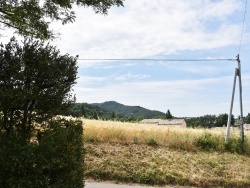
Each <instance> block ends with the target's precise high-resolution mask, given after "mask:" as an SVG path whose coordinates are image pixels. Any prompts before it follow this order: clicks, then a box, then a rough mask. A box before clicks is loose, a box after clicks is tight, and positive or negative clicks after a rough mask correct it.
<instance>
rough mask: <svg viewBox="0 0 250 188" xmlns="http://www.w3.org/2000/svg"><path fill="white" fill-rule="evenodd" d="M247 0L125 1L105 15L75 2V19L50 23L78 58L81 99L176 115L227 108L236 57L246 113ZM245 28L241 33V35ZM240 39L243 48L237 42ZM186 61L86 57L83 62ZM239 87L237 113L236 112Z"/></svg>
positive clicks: (249, 83)
mask: <svg viewBox="0 0 250 188" xmlns="http://www.w3.org/2000/svg"><path fill="white" fill-rule="evenodd" d="M245 3H246V1H245V0H188V1H185V0H168V1H166V0H154V1H149V0H126V1H125V2H124V7H112V8H111V9H110V10H109V13H108V15H106V16H104V15H100V14H95V13H94V11H93V10H92V9H91V8H84V7H74V10H75V11H76V20H75V22H74V23H71V24H67V25H61V24H60V23H53V24H52V28H53V29H54V30H55V31H56V32H59V33H60V37H59V38H58V39H56V40H54V41H53V42H51V44H53V45H56V46H57V47H58V48H59V49H60V51H61V53H69V54H70V55H73V56H75V55H79V60H78V67H79V68H78V77H79V78H78V80H77V84H76V85H75V86H74V93H75V94H76V98H77V102H87V103H101V102H105V101H117V102H119V103H122V104H125V105H130V106H141V107H144V108H147V109H150V110H159V111H162V112H164V113H165V112H166V111H167V110H168V109H169V110H170V111H171V113H172V115H174V116H176V117H196V116H203V115H206V114H215V115H218V114H222V113H229V109H230V102H231V97H232V89H233V79H234V72H235V68H237V66H238V64H237V62H236V61H192V60H190V59H211V58H212V59H218V58H222V59H236V56H237V54H239V55H240V60H241V65H242V84H243V85H242V87H243V90H242V91H243V112H244V115H246V114H247V113H250V59H249V54H250V3H249V5H247V10H246V17H245V22H244V27H242V26H243V18H244V11H245V6H246V4H245ZM242 28H243V35H242ZM240 44H241V45H240ZM105 58H107V59H110V58H111V59H116V58H118V59H131V58H133V59H187V60H189V61H150V60H147V61H141V60H137V61H129V60H124V61H107V60H105V61H104V60H98V61H87V60H81V59H105ZM238 83H239V82H238V81H237V85H236V92H235V99H234V109H233V114H234V115H235V116H238V115H239V114H240V110H239V88H238V86H239V85H238Z"/></svg>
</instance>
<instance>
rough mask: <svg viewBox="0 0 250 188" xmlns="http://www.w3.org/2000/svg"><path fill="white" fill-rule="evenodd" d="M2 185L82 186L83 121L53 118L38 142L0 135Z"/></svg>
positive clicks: (10, 187)
mask: <svg viewBox="0 0 250 188" xmlns="http://www.w3.org/2000/svg"><path fill="white" fill-rule="evenodd" d="M0 136H1V137H0V145H1V147H0V169H1V171H0V185H1V187H5V188H16V187H17V188H30V187H32V188H33V187H37V188H40V187H41V188H44V187H53V188H57V187H58V188H59V187H60V188H61V187H64V188H82V187H83V185H84V169H83V159H84V152H83V128H82V122H81V121H66V120H63V119H61V120H53V121H50V122H49V124H48V127H47V128H46V130H44V131H41V133H40V134H39V136H38V143H30V142H28V143H27V142H22V141H20V140H18V139H17V138H15V137H10V136H6V135H4V134H2V135H0Z"/></svg>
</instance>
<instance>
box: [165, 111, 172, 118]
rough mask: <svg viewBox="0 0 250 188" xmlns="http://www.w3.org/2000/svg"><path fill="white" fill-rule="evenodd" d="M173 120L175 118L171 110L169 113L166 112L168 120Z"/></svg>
mask: <svg viewBox="0 0 250 188" xmlns="http://www.w3.org/2000/svg"><path fill="white" fill-rule="evenodd" d="M172 118H173V116H172V114H171V112H170V110H168V111H167V112H166V119H172Z"/></svg>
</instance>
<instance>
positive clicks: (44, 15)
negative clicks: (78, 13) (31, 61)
mask: <svg viewBox="0 0 250 188" xmlns="http://www.w3.org/2000/svg"><path fill="white" fill-rule="evenodd" d="M73 5H78V6H84V7H92V8H93V9H94V11H95V13H101V14H107V11H108V9H109V8H110V7H111V6H115V5H116V6H123V0H97V1H96V0H71V1H68V0H60V1H58V0H53V1H42V0H31V1H21V0H4V1H0V23H1V24H3V26H5V27H10V28H14V29H15V30H16V32H17V33H19V34H21V35H24V36H33V37H36V38H40V39H49V38H53V37H54V33H53V31H52V30H50V29H49V25H50V22H51V21H53V20H57V21H61V22H62V23H63V24H66V23H69V22H74V20H75V12H74V11H73V10H72V8H73Z"/></svg>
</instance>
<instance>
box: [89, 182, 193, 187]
mask: <svg viewBox="0 0 250 188" xmlns="http://www.w3.org/2000/svg"><path fill="white" fill-rule="evenodd" d="M85 188H159V187H152V186H139V185H121V184H114V183H103V182H100V183H96V182H85ZM161 188H185V187H182V186H165V187H161ZM186 188H188V187H186ZM189 188H191V187H189Z"/></svg>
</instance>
